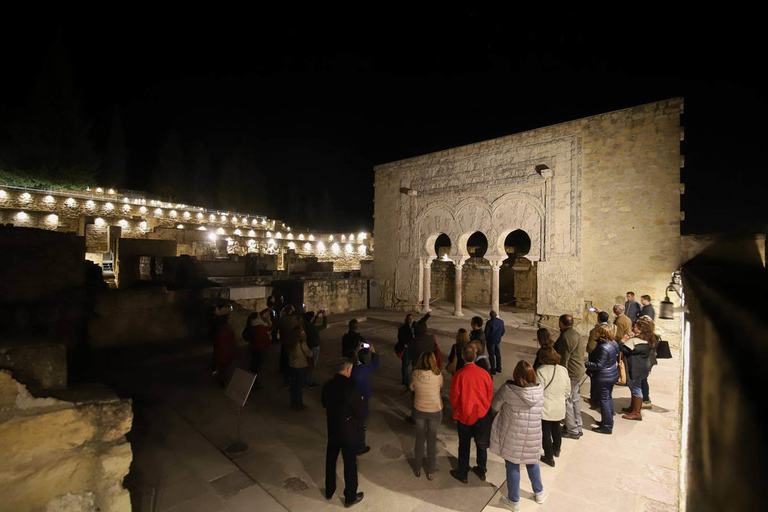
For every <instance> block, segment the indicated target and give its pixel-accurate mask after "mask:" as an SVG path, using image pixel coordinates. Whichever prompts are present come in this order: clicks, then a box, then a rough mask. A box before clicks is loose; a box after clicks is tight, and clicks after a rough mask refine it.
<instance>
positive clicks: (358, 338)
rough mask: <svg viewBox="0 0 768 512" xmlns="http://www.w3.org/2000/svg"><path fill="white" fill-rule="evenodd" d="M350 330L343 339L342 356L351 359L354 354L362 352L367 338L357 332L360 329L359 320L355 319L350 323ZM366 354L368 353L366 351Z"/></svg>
mask: <svg viewBox="0 0 768 512" xmlns="http://www.w3.org/2000/svg"><path fill="white" fill-rule="evenodd" d="M348 325H349V330H348V331H347V332H345V333H344V335H343V336H342V337H341V355H342V356H343V357H350V355H351V354H352V352H360V351H361V348H362V345H363V343H365V338H363V336H362V335H361V334H360V333H359V332H357V329H358V328H359V325H358V321H357V318H353V319H352V320H350V321H349V324H348ZM365 353H368V351H367V350H366V351H365Z"/></svg>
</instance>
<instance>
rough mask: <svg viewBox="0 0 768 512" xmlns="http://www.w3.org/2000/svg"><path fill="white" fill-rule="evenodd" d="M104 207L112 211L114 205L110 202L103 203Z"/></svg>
mask: <svg viewBox="0 0 768 512" xmlns="http://www.w3.org/2000/svg"><path fill="white" fill-rule="evenodd" d="M104 209H105V210H107V211H112V210H114V209H115V205H113V204H112V203H104Z"/></svg>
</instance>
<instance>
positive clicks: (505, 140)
mask: <svg viewBox="0 0 768 512" xmlns="http://www.w3.org/2000/svg"><path fill="white" fill-rule="evenodd" d="M682 109H683V101H682V99H681V98H676V99H671V100H666V101H661V102H658V103H652V104H648V105H642V106H639V107H634V108H629V109H625V110H621V111H617V112H610V113H607V114H602V115H598V116H594V117H589V118H585V119H580V120H577V121H572V122H567V123H562V124H558V125H554V126H549V127H545V128H540V129H536V130H532V131H528V132H524V133H519V134H515V135H510V136H507V137H502V138H499V139H494V140H489V141H485V142H480V143H477V144H471V145H468V146H463V147H459V148H454V149H449V150H446V151H441V152H437V153H432V154H428V155H423V156H419V157H415V158H410V159H407V160H401V161H398V162H392V163H388V164H384V165H380V166H377V167H376V168H375V183H376V193H375V194H376V195H375V219H374V221H375V223H374V227H375V230H374V231H375V234H376V240H377V241H378V244H377V245H378V250H377V251H376V258H375V260H374V269H375V270H374V273H375V276H376V278H377V280H378V281H379V285H380V289H381V295H382V297H381V303H382V304H383V305H385V306H388V307H396V308H400V309H415V308H419V307H420V308H421V309H423V310H426V309H428V300H429V298H430V297H434V295H432V294H431V290H430V287H431V272H430V268H431V264H432V262H433V261H434V260H435V258H436V257H437V254H436V252H435V247H434V246H435V240H436V239H437V237H438V236H439V235H440V234H443V233H444V234H446V235H448V237H449V238H450V239H451V249H450V251H449V253H448V258H449V260H450V261H451V262H453V264H454V265H455V276H456V277H455V287H456V289H455V294H454V296H455V297H458V299H457V300H456V308H455V309H456V310H455V314H457V315H461V314H462V311H461V291H462V286H461V282H462V275H461V270H462V267H463V265H464V263H465V262H466V261H467V260H468V258H469V256H470V255H469V253H468V251H467V240H468V239H469V237H470V236H471V235H472V234H473V233H474V232H476V231H480V232H482V233H483V234H484V235H485V236H486V238H487V240H488V250H487V252H486V254H485V260H486V261H487V262H488V263H489V265H490V271H489V275H488V280H489V287H488V288H489V290H490V294H489V295H490V300H489V302H490V305H491V306H492V307H494V308H495V309H496V308H498V302H499V267H500V266H501V264H502V262H503V261H504V260H505V259H506V258H507V257H508V255H507V253H506V251H505V248H504V242H505V239H506V237H507V235H508V234H509V233H511V232H512V231H514V230H518V229H521V230H523V231H525V232H526V233H527V234H528V236H529V237H530V239H531V250H530V252H529V253H528V255H527V256H526V257H527V258H528V259H529V260H530V261H531V262H533V263H534V268H535V272H536V274H537V275H536V277H537V292H536V310H537V313H539V314H541V315H545V316H556V315H560V314H562V313H570V314H573V315H574V316H575V317H577V318H584V317H585V315H586V309H587V307H588V306H589V305H591V304H594V305H595V306H597V307H600V308H601V309H609V308H610V306H611V305H612V304H614V303H615V302H616V301H617V300H619V299H620V300H621V301H622V302H623V300H624V299H622V298H621V297H623V295H624V293H625V292H626V291H627V290H634V291H636V292H637V293H638V294H644V293H648V294H650V295H652V296H653V298H654V299H657V298H658V297H657V296H658V294H659V293H661V292H662V291H663V290H664V288H665V286H666V284H667V283H668V282H669V277H670V273H671V272H672V271H674V270H676V269H678V268H679V266H680V219H681V212H680V193H681V185H680V167H681V165H682V158H681V155H680V140H681V138H682V128H681V126H680V114H681V113H682Z"/></svg>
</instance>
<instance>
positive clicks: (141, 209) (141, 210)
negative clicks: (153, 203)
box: [139, 206, 147, 214]
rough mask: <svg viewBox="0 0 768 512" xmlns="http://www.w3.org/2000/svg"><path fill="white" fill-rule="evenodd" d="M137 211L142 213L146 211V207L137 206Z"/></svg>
mask: <svg viewBox="0 0 768 512" xmlns="http://www.w3.org/2000/svg"><path fill="white" fill-rule="evenodd" d="M139 212H140V213H142V214H144V213H147V207H146V206H142V207H141V208H139Z"/></svg>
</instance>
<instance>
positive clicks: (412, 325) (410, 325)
mask: <svg viewBox="0 0 768 512" xmlns="http://www.w3.org/2000/svg"><path fill="white" fill-rule="evenodd" d="M428 319H429V313H427V314H426V315H424V316H423V317H421V320H419V321H418V322H414V321H413V314H411V313H408V314H407V315H406V316H405V323H403V325H401V326H400V328H399V329H398V330H397V344H396V345H395V353H396V354H397V355H398V356H399V357H400V358H401V367H400V372H401V376H402V380H401V383H402V384H403V385H404V386H405V387H406V389H407V388H408V386H409V385H410V384H411V354H410V351H409V347H410V345H411V341H413V339H414V338H415V337H416V325H417V323H419V324H420V323H424V324H426V323H427V320H428Z"/></svg>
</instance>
